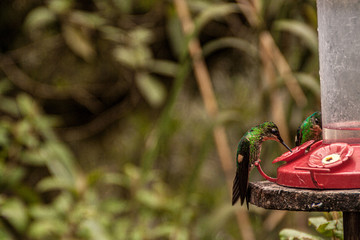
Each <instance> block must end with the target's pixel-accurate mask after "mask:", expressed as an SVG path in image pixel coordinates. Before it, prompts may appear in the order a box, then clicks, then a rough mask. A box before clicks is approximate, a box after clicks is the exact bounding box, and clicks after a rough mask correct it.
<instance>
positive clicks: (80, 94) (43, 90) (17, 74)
mask: <svg viewBox="0 0 360 240" xmlns="http://www.w3.org/2000/svg"><path fill="white" fill-rule="evenodd" d="M0 69H1V70H2V71H3V72H4V73H5V75H6V76H7V78H8V79H9V80H10V81H11V82H13V83H14V85H16V86H17V87H19V88H21V89H22V90H24V91H25V92H28V93H30V94H31V95H33V96H36V97H39V98H43V99H56V100H64V99H69V98H71V99H74V100H75V101H77V102H78V103H79V104H81V105H83V106H84V107H86V108H87V109H89V110H90V111H91V112H94V113H95V112H98V111H99V110H100V109H101V108H102V103H101V102H100V101H99V100H97V99H96V98H95V97H94V96H92V95H91V94H90V93H89V92H88V91H87V90H86V89H84V88H79V87H72V88H71V89H69V90H66V91H65V90H59V89H57V88H55V87H53V86H51V85H49V84H45V83H41V82H38V81H35V80H33V79H32V78H31V77H30V76H29V75H27V74H26V73H25V72H24V71H23V70H22V69H21V68H20V67H18V66H17V65H16V63H15V62H14V60H13V59H12V58H11V57H9V56H6V55H1V54H0Z"/></svg>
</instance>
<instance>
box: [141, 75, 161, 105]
mask: <svg viewBox="0 0 360 240" xmlns="http://www.w3.org/2000/svg"><path fill="white" fill-rule="evenodd" d="M136 84H137V86H138V88H139V91H140V92H141V93H142V95H143V96H144V98H145V99H146V100H147V101H148V102H149V104H150V105H151V106H153V107H159V106H161V105H162V104H163V103H164V101H165V97H166V89H165V86H164V85H163V84H162V83H161V82H160V81H159V80H158V79H156V78H155V77H153V76H152V75H150V74H146V73H139V74H138V75H137V77H136Z"/></svg>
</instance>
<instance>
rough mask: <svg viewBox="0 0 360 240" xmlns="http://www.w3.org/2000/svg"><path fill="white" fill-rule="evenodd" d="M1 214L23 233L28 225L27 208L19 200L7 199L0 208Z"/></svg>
mask: <svg viewBox="0 0 360 240" xmlns="http://www.w3.org/2000/svg"><path fill="white" fill-rule="evenodd" d="M0 214H1V215H2V216H4V217H5V218H7V219H8V221H9V222H10V223H11V224H12V225H13V226H14V227H15V228H16V229H17V230H19V231H20V232H23V231H24V230H25V228H26V226H27V224H28V216H27V209H26V206H25V205H24V204H23V203H22V202H21V201H20V200H19V199H17V198H9V199H7V200H6V201H5V202H4V203H3V204H2V205H1V207H0Z"/></svg>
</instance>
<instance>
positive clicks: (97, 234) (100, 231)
mask: <svg viewBox="0 0 360 240" xmlns="http://www.w3.org/2000/svg"><path fill="white" fill-rule="evenodd" d="M81 227H82V228H83V230H84V231H86V232H87V233H88V235H89V237H90V238H89V239H91V240H108V239H110V238H109V236H108V233H107V232H106V231H105V229H104V227H103V226H102V224H101V223H100V222H98V221H96V220H95V219H88V220H85V221H84V222H82V226H81Z"/></svg>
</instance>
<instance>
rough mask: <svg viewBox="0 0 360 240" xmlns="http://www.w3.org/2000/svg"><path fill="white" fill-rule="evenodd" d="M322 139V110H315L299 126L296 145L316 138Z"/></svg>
mask: <svg viewBox="0 0 360 240" xmlns="http://www.w3.org/2000/svg"><path fill="white" fill-rule="evenodd" d="M321 139H322V122H321V112H314V113H313V114H311V115H310V116H309V117H307V118H306V119H305V120H304V121H303V122H302V123H301V125H300V126H299V128H298V130H297V133H296V137H295V145H296V146H300V145H301V144H303V143H305V142H307V141H310V140H315V142H316V141H319V140H321Z"/></svg>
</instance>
